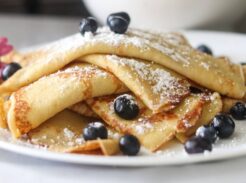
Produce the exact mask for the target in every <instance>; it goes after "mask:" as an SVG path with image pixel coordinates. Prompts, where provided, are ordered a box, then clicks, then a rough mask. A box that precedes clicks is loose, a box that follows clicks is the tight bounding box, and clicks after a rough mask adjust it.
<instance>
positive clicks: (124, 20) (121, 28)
mask: <svg viewBox="0 0 246 183" xmlns="http://www.w3.org/2000/svg"><path fill="white" fill-rule="evenodd" d="M129 24H130V16H129V15H128V14H127V13H125V12H119V13H113V14H110V15H109V16H108V18H107V25H108V26H109V28H110V30H111V31H113V32H115V33H118V34H124V33H125V32H126V31H127V29H128V26H129Z"/></svg>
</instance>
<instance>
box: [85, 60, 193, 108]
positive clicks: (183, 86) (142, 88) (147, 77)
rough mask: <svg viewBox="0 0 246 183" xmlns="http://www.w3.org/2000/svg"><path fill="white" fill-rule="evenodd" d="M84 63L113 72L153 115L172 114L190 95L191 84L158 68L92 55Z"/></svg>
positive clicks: (149, 63) (148, 64) (140, 61)
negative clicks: (171, 111) (162, 112)
mask: <svg viewBox="0 0 246 183" xmlns="http://www.w3.org/2000/svg"><path fill="white" fill-rule="evenodd" d="M80 60H81V61H85V62H88V63H91V64H93V65H97V66H99V67H101V68H103V69H105V70H107V71H109V72H111V73H112V74H113V75H115V76H116V77H117V78H118V79H119V80H121V81H122V82H123V83H124V84H125V85H126V86H127V87H128V88H129V90H131V91H132V92H133V93H134V94H135V95H136V96H138V98H140V99H141V101H142V102H143V103H144V104H145V105H146V106H147V107H148V108H149V109H151V110H152V111H153V112H160V111H169V110H170V109H172V108H174V107H175V106H176V105H177V104H179V103H180V102H181V101H182V99H183V98H184V97H186V96H187V95H189V87H190V84H189V82H188V81H187V80H186V79H185V78H184V77H182V76H180V75H178V74H176V73H175V72H173V71H171V70H169V69H166V68H165V67H163V66H161V65H158V64H154V63H151V62H148V61H143V60H139V59H129V58H123V57H118V56H116V55H88V56H85V57H83V58H81V59H80Z"/></svg>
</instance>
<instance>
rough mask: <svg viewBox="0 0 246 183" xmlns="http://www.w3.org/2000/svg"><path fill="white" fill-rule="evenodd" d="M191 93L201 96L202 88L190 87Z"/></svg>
mask: <svg viewBox="0 0 246 183" xmlns="http://www.w3.org/2000/svg"><path fill="white" fill-rule="evenodd" d="M189 89H190V92H191V93H194V94H199V93H202V90H201V89H200V88H197V87H194V86H190V88H189Z"/></svg>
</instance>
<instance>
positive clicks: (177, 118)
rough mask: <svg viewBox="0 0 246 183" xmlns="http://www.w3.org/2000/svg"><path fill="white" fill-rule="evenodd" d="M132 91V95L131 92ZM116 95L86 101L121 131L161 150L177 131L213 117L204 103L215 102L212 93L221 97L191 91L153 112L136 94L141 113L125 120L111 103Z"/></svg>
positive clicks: (150, 147)
mask: <svg viewBox="0 0 246 183" xmlns="http://www.w3.org/2000/svg"><path fill="white" fill-rule="evenodd" d="M127 95H129V94H127ZM130 95H131V96H132V94H131V93H130ZM117 96H118V95H114V96H112V95H111V96H106V97H98V98H94V99H89V100H87V103H88V105H89V106H90V107H91V108H92V109H93V110H94V112H95V113H96V114H97V115H98V116H100V117H101V118H102V119H103V120H104V121H105V122H106V123H107V124H108V125H109V126H111V127H112V128H113V129H115V130H117V131H119V132H120V133H123V134H133V135H135V136H136V137H137V138H138V139H139V140H140V142H141V144H142V145H143V146H144V147H145V148H147V149H148V150H150V151H156V150H158V149H159V148H161V147H162V146H163V145H164V144H165V143H166V142H168V141H170V140H171V139H173V138H174V137H175V135H176V134H177V133H181V134H182V133H186V132H187V131H189V130H190V129H192V128H195V126H196V125H197V122H198V121H199V120H200V119H201V116H202V115H204V114H206V115H207V116H209V117H210V118H211V117H213V115H214V113H212V112H211V113H210V112H209V110H210V107H205V105H210V104H211V103H213V102H214V98H213V97H211V96H218V98H217V100H218V101H220V97H219V95H218V94H216V93H214V94H209V95H208V94H199V95H191V96H189V97H186V98H185V99H184V100H183V101H182V102H181V103H180V104H179V105H178V107H176V108H175V109H173V110H171V111H169V112H160V113H153V111H151V110H149V109H148V108H147V107H146V106H145V105H144V104H143V103H142V102H141V101H140V100H139V99H137V98H136V97H135V100H136V102H137V104H138V106H139V107H140V114H139V115H138V117H137V118H136V119H134V120H124V119H122V118H120V117H119V116H118V115H117V114H116V113H115V112H114V110H113V107H112V106H113V103H114V100H115V99H116V98H117ZM214 105H215V106H217V105H219V104H218V103H216V104H214ZM219 110H220V109H219V108H218V107H217V108H215V109H214V112H216V113H217V112H219ZM203 113H204V114H203ZM207 113H208V114H207ZM209 113H210V114H209ZM209 117H208V118H209ZM208 118H207V119H205V117H203V119H201V120H205V121H203V123H205V122H206V123H208V122H209V120H210V119H208Z"/></svg>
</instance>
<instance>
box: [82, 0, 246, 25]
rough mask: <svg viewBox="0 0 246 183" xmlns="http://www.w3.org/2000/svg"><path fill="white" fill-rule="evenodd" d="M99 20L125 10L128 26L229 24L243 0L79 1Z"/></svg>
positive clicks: (245, 8) (244, 8)
mask: <svg viewBox="0 0 246 183" xmlns="http://www.w3.org/2000/svg"><path fill="white" fill-rule="evenodd" d="M83 1H84V2H85V4H86V6H87V7H88V9H89V10H90V12H91V13H92V14H93V15H94V16H96V17H97V19H98V20H100V21H101V22H102V23H105V20H106V17H107V16H108V15H109V14H110V13H112V12H117V11H126V12H128V13H129V14H130V16H131V17H134V18H132V23H131V25H132V26H133V27H138V28H146V29H155V30H164V29H177V28H194V27H201V26H202V27H204V26H216V27H219V26H218V25H220V27H221V26H230V25H231V24H232V23H235V21H236V20H237V19H238V18H240V17H241V16H242V15H243V13H245V11H246V1H245V0H216V1H214V0H123V1H116V0H103V1H102V0H83Z"/></svg>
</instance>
